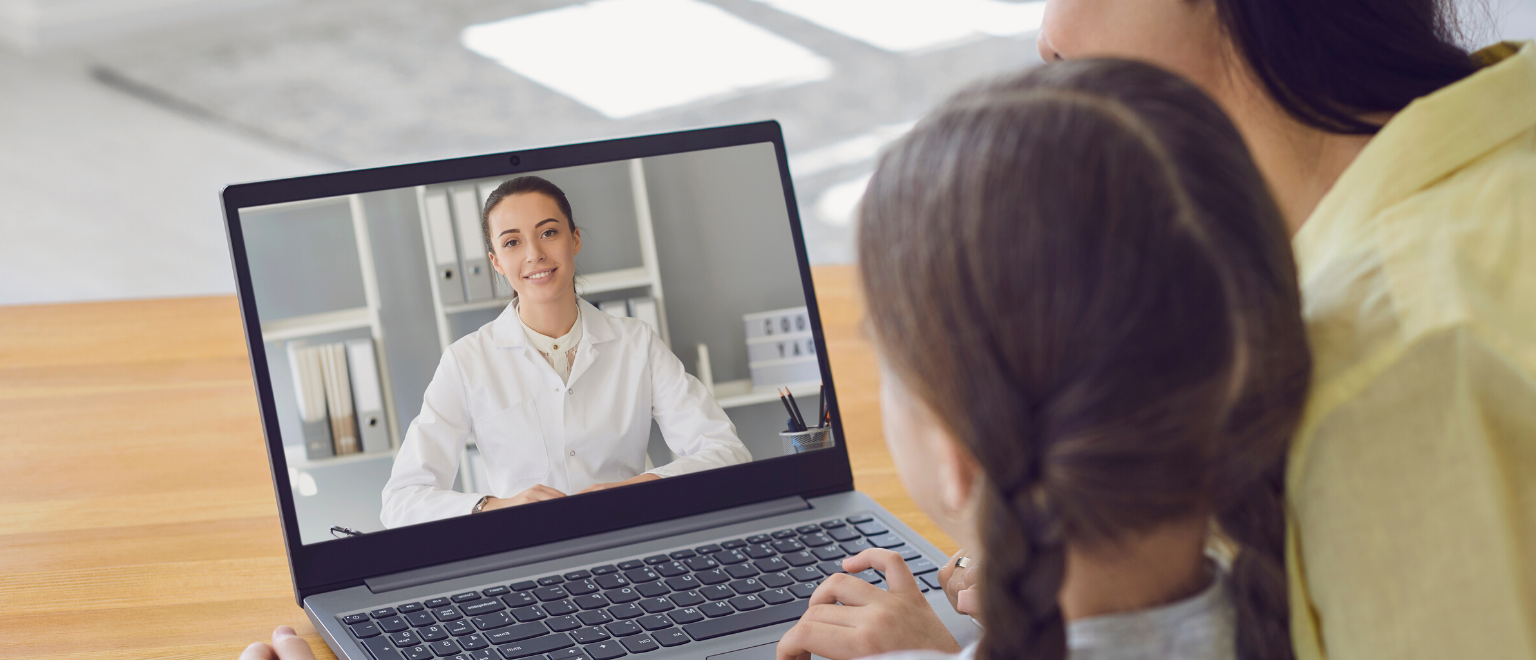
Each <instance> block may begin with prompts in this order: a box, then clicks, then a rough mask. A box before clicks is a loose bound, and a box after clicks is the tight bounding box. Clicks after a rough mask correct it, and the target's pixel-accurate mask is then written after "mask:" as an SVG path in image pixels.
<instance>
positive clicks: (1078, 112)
mask: <svg viewBox="0 0 1536 660" xmlns="http://www.w3.org/2000/svg"><path fill="white" fill-rule="evenodd" d="M858 244H859V263H860V268H861V273H862V279H863V285H864V289H865V295H866V297H867V300H868V305H869V308H868V314H869V327H870V329H871V334H872V336H873V339H874V341H875V343H876V345H877V347H878V349H879V351H880V355H881V359H882V375H883V377H882V390H881V396H882V410H883V415H884V427H885V433H886V439H887V444H888V445H889V447H890V449H891V452H892V454H893V455H894V457H895V459H896V464H897V468H898V470H899V471H900V473H901V476H902V480H903V482H904V483H905V484H906V485H907V488H908V489H909V490H910V491H911V493H912V495H913V499H914V500H916V501H917V502H918V503H919V504H920V506H922V507H923V508H924V510H925V512H926V513H927V514H928V515H929V516H930V517H932V518H933V520H935V521H936V522H938V523H939V525H940V526H941V527H942V528H944V530H945V531H946V532H948V533H949V534H950V535H952V536H953V537H954V538H955V539H957V540H959V541H960V542H961V544H962V545H965V546H968V547H979V548H981V549H982V551H983V552H982V554H983V556H984V557H985V558H986V562H987V563H986V566H985V569H984V570H983V571H982V573H981V580H982V582H981V584H980V585H979V587H978V590H979V592H980V597H981V601H982V603H981V612H980V614H981V617H980V618H981V623H982V624H983V628H984V633H983V637H982V639H981V640H980V642H979V643H978V644H979V646H977V647H972V648H968V649H965V650H964V651H963V653H962V656H963V657H966V658H969V657H973V656H974V657H979V658H983V659H985V660H1004V659H1011V658H1028V659H1031V660H1059V659H1061V658H1065V657H1067V656H1068V655H1069V654H1070V655H1071V657H1073V658H1078V659H1081V658H1186V659H1196V660H1199V659H1205V658H1210V659H1224V658H1235V657H1241V658H1244V659H1246V660H1254V659H1271V658H1274V659H1285V658H1289V657H1290V656H1291V645H1290V638H1289V632H1288V627H1287V619H1288V614H1289V612H1288V609H1287V608H1288V606H1287V602H1286V585H1285V572H1284V568H1283V561H1284V560H1283V541H1284V514H1283V510H1282V506H1281V502H1282V500H1281V493H1282V491H1281V489H1282V485H1283V483H1284V478H1283V477H1284V465H1285V463H1284V460H1285V454H1286V448H1287V446H1288V441H1289V438H1290V436H1291V434H1292V432H1293V431H1294V429H1295V426H1296V422H1297V419H1298V417H1299V415H1300V412H1301V408H1302V404H1303V401H1304V400H1305V396H1306V392H1307V385H1308V378H1309V374H1310V366H1311V365H1310V359H1309V357H1308V353H1307V346H1306V343H1305V340H1304V337H1303V326H1302V321H1301V316H1300V303H1299V294H1298V292H1297V285H1296V273H1295V270H1294V266H1293V262H1292V259H1291V254H1290V250H1289V244H1288V242H1287V236H1286V232H1285V226H1284V223H1283V221H1282V219H1281V214H1280V211H1279V209H1278V208H1276V206H1275V204H1274V202H1273V201H1272V200H1271V198H1270V196H1269V194H1268V191H1267V189H1266V187H1265V183H1264V180H1263V179H1262V178H1261V176H1260V174H1259V172H1258V170H1257V169H1256V168H1255V167H1254V164H1253V162H1252V161H1251V160H1250V158H1249V155H1248V152H1247V150H1246V148H1245V147H1244V145H1243V141H1242V138H1241V137H1240V136H1239V135H1238V133H1237V131H1236V129H1235V128H1234V127H1233V126H1232V124H1231V123H1230V122H1229V121H1228V120H1227V119H1226V117H1225V116H1224V115H1223V114H1222V112H1221V110H1220V109H1219V108H1217V106H1216V105H1215V104H1214V103H1213V102H1212V101H1211V100H1210V99H1208V98H1207V97H1206V96H1205V95H1204V94H1202V93H1201V92H1200V91H1199V90H1197V89H1196V88H1195V87H1193V86H1192V85H1190V84H1188V83H1186V82H1184V81H1183V80H1181V79H1179V78H1177V77H1175V76H1173V75H1171V74H1168V73H1165V72H1162V71H1160V70H1158V69H1156V68H1154V67H1151V66H1149V65H1145V64H1137V63H1133V62H1129V61H1115V60H1099V61H1079V62H1070V63H1064V64H1056V65H1050V66H1046V67H1043V68H1040V69H1037V70H1035V71H1032V72H1030V73H1027V74H1024V75H1022V76H1018V77H1014V78H1010V79H1004V80H1000V81H997V82H992V83H988V84H984V85H982V86H979V87H976V88H973V89H970V90H968V91H965V92H962V93H960V94H959V95H957V96H955V97H954V98H952V99H950V100H949V101H948V102H947V103H946V104H945V105H943V106H942V107H941V108H939V109H938V110H937V111H936V112H935V113H934V114H933V115H932V116H930V117H928V118H927V119H924V120H923V121H922V122H921V123H919V124H918V126H917V128H916V129H914V130H913V132H912V133H911V134H910V135H908V136H907V137H905V138H904V139H902V140H901V141H900V142H899V143H898V144H897V145H896V146H894V147H893V148H892V149H891V150H890V151H889V152H888V153H886V154H885V155H884V156H883V157H882V158H881V159H880V163H879V167H878V169H877V171H876V173H875V176H874V179H873V180H872V181H871V183H870V186H869V190H868V192H867V193H866V196H865V200H864V205H863V207H862V210H861V216H860V232H859V243H858ZM1212 534H1216V535H1218V536H1219V538H1220V539H1222V541H1223V542H1222V543H1221V544H1220V545H1221V546H1222V547H1224V548H1225V549H1226V556H1224V557H1223V558H1221V559H1220V560H1219V561H1218V560H1214V559H1211V558H1209V557H1208V556H1207V554H1206V548H1207V545H1208V543H1207V541H1208V539H1209V538H1210V537H1211V535H1212ZM869 567H874V568H876V569H877V570H881V571H883V572H884V573H885V574H886V578H887V580H888V583H889V585H890V590H889V592H886V591H881V590H880V589H879V588H877V587H873V586H870V585H868V584H865V583H864V582H863V581H862V580H859V579H857V578H851V577H850V576H845V575H834V576H832V578H831V579H828V580H827V581H826V582H825V583H824V584H823V585H821V586H820V587H819V588H818V589H817V591H816V593H815V594H814V595H813V596H812V599H811V607H810V609H809V610H808V611H807V613H806V614H805V616H804V617H803V618H802V619H801V620H800V622H799V623H798V624H797V625H796V626H795V627H794V628H792V629H791V630H790V631H789V632H788V633H787V634H786V635H785V636H784V638H783V640H782V641H781V642H780V643H779V647H778V655H779V657H780V658H781V659H782V658H794V657H805V656H806V654H808V653H815V654H817V655H820V656H824V657H828V658H833V659H836V660H842V659H844V658H853V657H859V656H865V655H870V654H873V653H879V652H882V651H890V650H895V649H914V648H929V649H938V650H945V651H955V650H957V648H956V645H955V643H954V641H953V639H952V638H950V636H949V635H948V633H947V632H946V631H945V629H944V627H943V626H942V625H941V624H940V623H939V622H938V620H937V618H936V617H935V616H934V614H933V611H932V610H931V609H930V608H929V607H928V605H927V601H926V600H925V598H924V597H923V596H922V595H921V593H920V592H919V590H918V588H917V586H916V584H915V583H914V581H913V578H912V576H911V574H910V573H909V572H908V571H907V568H906V565H905V563H904V562H902V561H901V559H900V557H899V556H898V555H896V554H895V553H892V552H890V551H880V550H870V551H866V552H865V553H863V554H860V555H859V556H857V557H853V558H850V559H849V560H847V561H846V562H845V564H844V568H845V570H847V571H849V572H856V571H859V570H863V569H865V568H869ZM834 603H841V605H838V604H834ZM913 657H918V656H916V655H914V656H913Z"/></svg>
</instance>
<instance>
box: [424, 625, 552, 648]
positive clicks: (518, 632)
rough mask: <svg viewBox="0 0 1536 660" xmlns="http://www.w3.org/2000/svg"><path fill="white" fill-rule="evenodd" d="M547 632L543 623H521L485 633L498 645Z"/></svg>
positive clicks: (490, 640)
mask: <svg viewBox="0 0 1536 660" xmlns="http://www.w3.org/2000/svg"><path fill="white" fill-rule="evenodd" d="M547 632H549V628H546V627H544V624H542V623H521V624H518V625H515V626H512V627H511V628H502V629H500V630H494V631H491V632H487V633H485V639H486V641H488V642H490V643H492V644H497V645H500V644H511V643H512V642H521V641H523V640H525V639H533V638H534V637H538V636H539V635H543V634H544V633H547ZM423 639H425V638H423Z"/></svg>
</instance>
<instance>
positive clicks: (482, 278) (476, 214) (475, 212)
mask: <svg viewBox="0 0 1536 660" xmlns="http://www.w3.org/2000/svg"><path fill="white" fill-rule="evenodd" d="M452 195H453V198H452V199H453V219H454V221H455V223H456V226H457V227H458V230H459V258H460V260H461V261H462V262H463V264H464V270H463V273H464V297H465V300H467V301H468V302H480V301H482V300H490V299H491V262H490V259H489V257H488V256H487V255H486V253H487V252H488V251H489V249H488V248H487V246H486V244H485V238H484V232H483V231H481V229H480V203H479V200H478V198H476V196H475V188H474V187H473V186H460V187H455V188H454V189H453V193H452Z"/></svg>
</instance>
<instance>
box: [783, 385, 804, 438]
mask: <svg viewBox="0 0 1536 660" xmlns="http://www.w3.org/2000/svg"><path fill="white" fill-rule="evenodd" d="M779 403H782V404H784V412H787V413H789V426H790V430H793V431H800V430H803V429H801V428H800V420H798V419H796V418H795V411H794V409H793V408H790V407H789V399H786V398H784V390H783V389H782V388H781V389H779Z"/></svg>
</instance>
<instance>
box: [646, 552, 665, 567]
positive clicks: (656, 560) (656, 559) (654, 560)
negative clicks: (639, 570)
mask: <svg viewBox="0 0 1536 660" xmlns="http://www.w3.org/2000/svg"><path fill="white" fill-rule="evenodd" d="M642 561H644V562H645V563H646V565H648V566H655V565H657V564H665V563H667V562H669V561H672V558H671V557H668V556H666V555H651V556H649V557H646V558H645V559H643V560H642Z"/></svg>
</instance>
